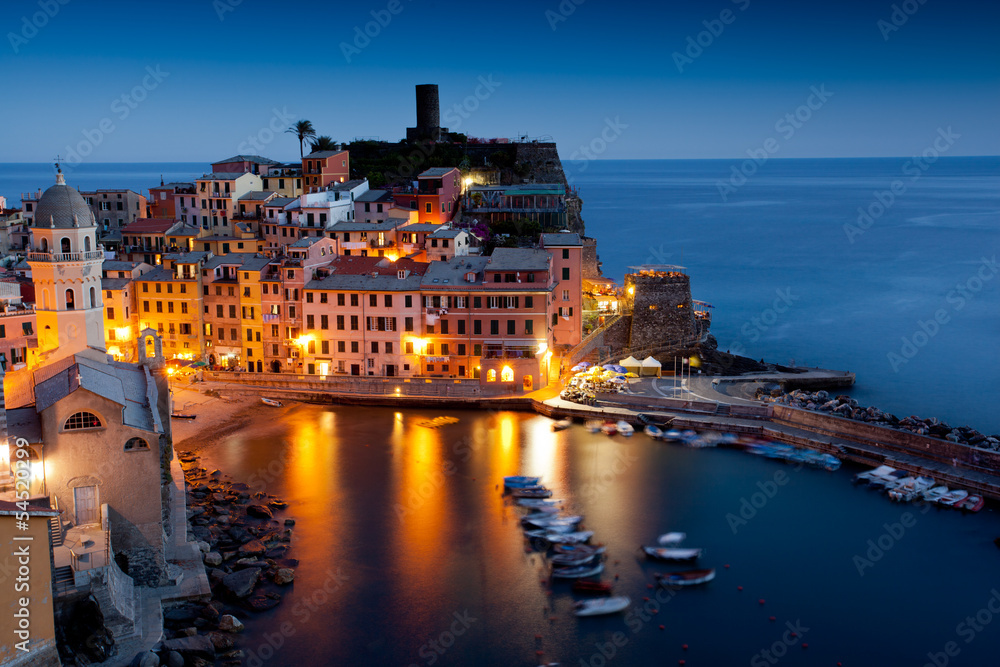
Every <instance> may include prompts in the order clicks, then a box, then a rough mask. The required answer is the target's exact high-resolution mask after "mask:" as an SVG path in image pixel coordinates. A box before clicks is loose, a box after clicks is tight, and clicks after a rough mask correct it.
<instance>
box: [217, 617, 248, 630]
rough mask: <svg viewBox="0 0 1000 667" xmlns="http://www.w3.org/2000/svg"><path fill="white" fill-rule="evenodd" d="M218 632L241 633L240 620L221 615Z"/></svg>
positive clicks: (241, 625)
mask: <svg viewBox="0 0 1000 667" xmlns="http://www.w3.org/2000/svg"><path fill="white" fill-rule="evenodd" d="M219 630H222V631H223V632H243V624H242V623H241V622H240V619H238V618H236V617H235V616H233V615H232V614H223V615H222V617H221V618H220V619H219Z"/></svg>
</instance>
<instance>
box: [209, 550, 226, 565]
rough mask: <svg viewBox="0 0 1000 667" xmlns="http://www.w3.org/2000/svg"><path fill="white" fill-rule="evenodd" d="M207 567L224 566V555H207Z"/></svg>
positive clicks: (216, 553)
mask: <svg viewBox="0 0 1000 667" xmlns="http://www.w3.org/2000/svg"><path fill="white" fill-rule="evenodd" d="M205 565H209V566H211V567H215V566H217V565H222V554H220V553H219V552H217V551H209V552H208V553H207V554H205Z"/></svg>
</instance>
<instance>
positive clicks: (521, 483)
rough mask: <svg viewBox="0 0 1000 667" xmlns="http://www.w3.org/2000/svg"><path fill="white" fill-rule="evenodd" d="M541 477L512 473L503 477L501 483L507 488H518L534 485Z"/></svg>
mask: <svg viewBox="0 0 1000 667" xmlns="http://www.w3.org/2000/svg"><path fill="white" fill-rule="evenodd" d="M541 479H542V478H541V477H525V476H524V475H512V476H510V477H504V478H503V485H504V486H506V487H509V488H512V489H513V488H520V487H526V486H535V485H537V484H538V482H539V481H540V480H541Z"/></svg>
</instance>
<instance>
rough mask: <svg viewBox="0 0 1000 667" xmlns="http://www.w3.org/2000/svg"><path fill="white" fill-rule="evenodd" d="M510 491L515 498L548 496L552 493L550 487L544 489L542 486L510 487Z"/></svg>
mask: <svg viewBox="0 0 1000 667" xmlns="http://www.w3.org/2000/svg"><path fill="white" fill-rule="evenodd" d="M510 493H511V495H513V496H514V497H515V498H548V497H550V496H551V495H552V491H551V489H546V488H545V487H544V486H527V487H524V488H516V489H511V492H510Z"/></svg>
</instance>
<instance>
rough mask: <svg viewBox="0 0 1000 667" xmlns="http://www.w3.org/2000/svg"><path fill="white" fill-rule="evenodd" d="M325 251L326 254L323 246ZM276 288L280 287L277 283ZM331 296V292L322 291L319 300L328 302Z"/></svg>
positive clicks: (324, 249)
mask: <svg viewBox="0 0 1000 667" xmlns="http://www.w3.org/2000/svg"><path fill="white" fill-rule="evenodd" d="M323 251H324V254H325V252H326V248H323ZM274 289H278V286H277V285H275V286H274ZM329 296H330V295H329V294H327V293H326V292H320V295H319V302H320V303H328V301H329Z"/></svg>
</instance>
